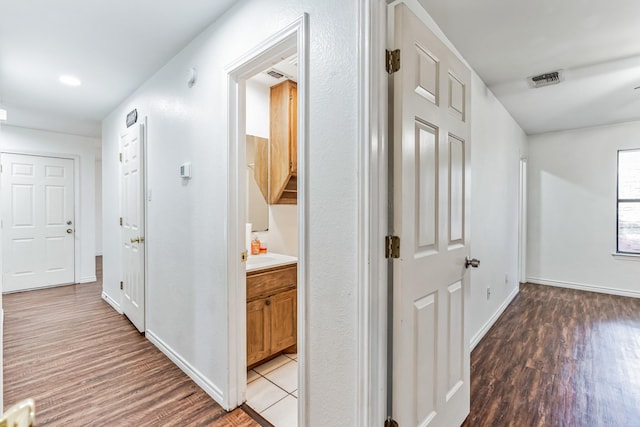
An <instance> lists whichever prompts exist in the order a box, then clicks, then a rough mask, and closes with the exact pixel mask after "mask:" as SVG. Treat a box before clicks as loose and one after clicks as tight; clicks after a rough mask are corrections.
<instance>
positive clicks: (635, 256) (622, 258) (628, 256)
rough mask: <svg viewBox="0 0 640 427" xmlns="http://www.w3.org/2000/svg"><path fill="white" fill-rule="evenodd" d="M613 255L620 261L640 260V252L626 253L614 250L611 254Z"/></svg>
mask: <svg viewBox="0 0 640 427" xmlns="http://www.w3.org/2000/svg"><path fill="white" fill-rule="evenodd" d="M611 256H612V257H613V258H614V259H617V260H619V261H640V254H624V253H620V252H614V253H612V254H611Z"/></svg>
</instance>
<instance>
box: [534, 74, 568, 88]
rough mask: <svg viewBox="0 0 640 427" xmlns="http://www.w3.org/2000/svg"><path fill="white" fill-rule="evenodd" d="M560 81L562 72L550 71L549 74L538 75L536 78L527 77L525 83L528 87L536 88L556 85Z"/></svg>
mask: <svg viewBox="0 0 640 427" xmlns="http://www.w3.org/2000/svg"><path fill="white" fill-rule="evenodd" d="M562 80H564V79H563V77H562V70H558V71H551V72H550V73H544V74H540V75H538V76H533V77H529V78H528V79H527V82H528V83H529V86H531V87H534V88H536V87H543V86H550V85H557V84H558V83H560V82H561V81H562Z"/></svg>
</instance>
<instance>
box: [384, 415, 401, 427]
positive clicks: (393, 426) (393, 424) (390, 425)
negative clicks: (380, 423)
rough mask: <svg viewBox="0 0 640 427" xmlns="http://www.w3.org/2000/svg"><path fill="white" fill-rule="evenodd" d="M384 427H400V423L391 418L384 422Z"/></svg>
mask: <svg viewBox="0 0 640 427" xmlns="http://www.w3.org/2000/svg"><path fill="white" fill-rule="evenodd" d="M384 427H398V422H397V421H396V420H394V419H393V418H391V417H389V418H387V419H386V420H385V421H384Z"/></svg>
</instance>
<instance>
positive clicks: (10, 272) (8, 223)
mask: <svg viewBox="0 0 640 427" xmlns="http://www.w3.org/2000/svg"><path fill="white" fill-rule="evenodd" d="M0 183H1V184H0V185H1V190H2V191H1V193H2V196H1V201H2V245H3V250H2V254H3V263H2V265H3V271H2V276H3V277H2V283H3V291H4V292H12V291H22V290H26V289H33V288H39V287H45V286H53V285H59V284H65V283H73V282H74V279H75V273H74V246H75V242H74V234H75V232H74V227H75V225H74V194H73V160H72V159H61V158H55V157H41V156H30V155H23V154H2V173H1V176H0Z"/></svg>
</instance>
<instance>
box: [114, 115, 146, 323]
mask: <svg viewBox="0 0 640 427" xmlns="http://www.w3.org/2000/svg"><path fill="white" fill-rule="evenodd" d="M143 149H144V126H143V125H142V124H135V125H133V126H131V127H130V128H129V129H127V131H126V132H125V133H124V134H122V136H121V137H120V153H121V154H122V163H121V198H122V242H121V243H122V311H123V313H124V314H125V315H126V316H127V317H128V318H129V320H131V323H133V324H134V325H135V327H136V328H138V330H139V331H140V332H144V328H145V318H144V302H145V295H144V293H145V290H144V283H145V281H144V230H145V227H144V171H143V168H144V159H143V157H142V156H143V153H144V150H143Z"/></svg>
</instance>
